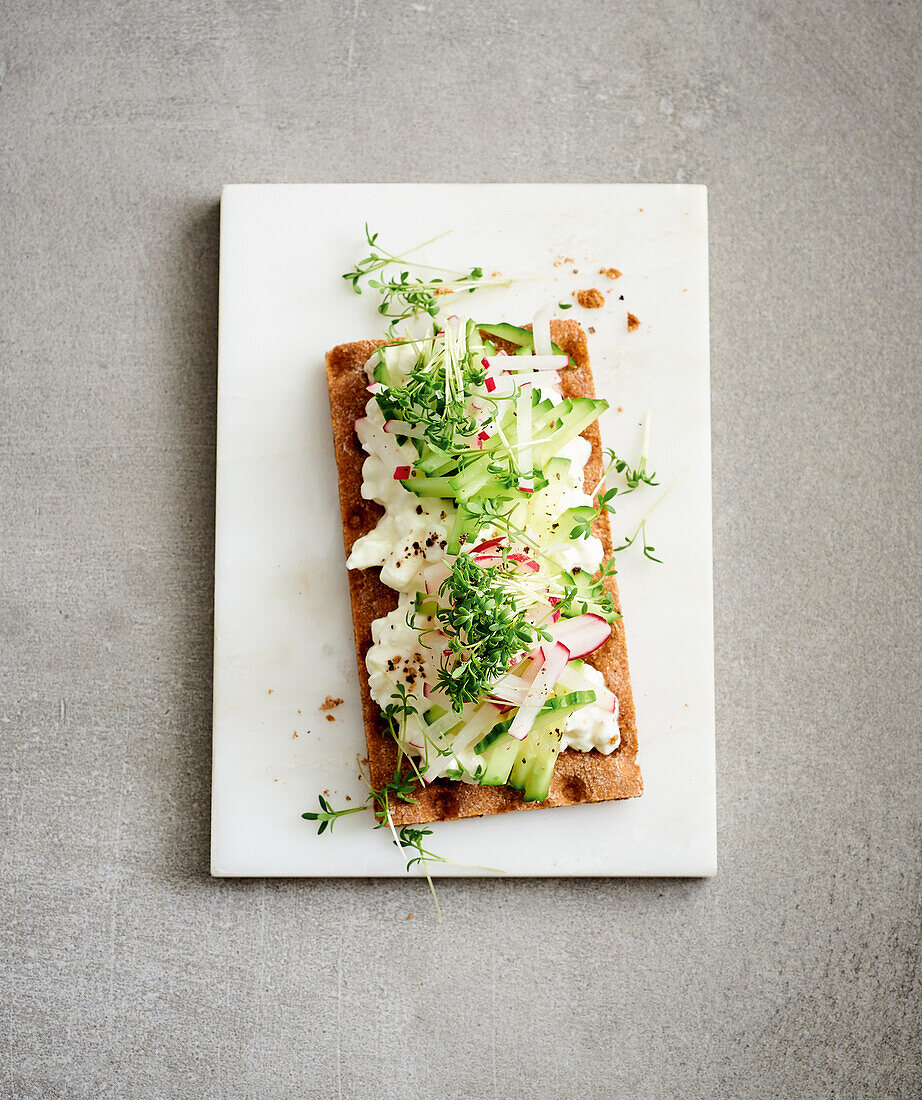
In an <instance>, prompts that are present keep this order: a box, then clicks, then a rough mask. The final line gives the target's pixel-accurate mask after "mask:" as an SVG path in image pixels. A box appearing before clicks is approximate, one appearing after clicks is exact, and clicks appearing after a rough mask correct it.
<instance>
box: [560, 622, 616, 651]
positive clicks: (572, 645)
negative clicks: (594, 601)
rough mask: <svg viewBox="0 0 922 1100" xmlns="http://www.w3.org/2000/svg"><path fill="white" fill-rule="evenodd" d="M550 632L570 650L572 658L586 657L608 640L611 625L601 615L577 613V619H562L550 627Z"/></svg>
mask: <svg viewBox="0 0 922 1100" xmlns="http://www.w3.org/2000/svg"><path fill="white" fill-rule="evenodd" d="M549 633H550V634H551V636H552V637H553V638H554V639H555V641H558V642H562V643H563V644H564V645H565V646H566V647H567V648H568V649H569V650H570V657H571V658H576V657H585V656H586V654H587V653H592V652H594V651H595V650H596V649H598V648H599V646H600V645H602V644H603V643H604V642H607V641H608V639H609V638H610V637H611V626H610V625H609V624H608V623H607V622H606V621H605V620H604V619H603V618H602V616H601V615H593V614H592V613H589V614H586V615H577V616H576V618H575V619H562V620H561V621H560V622H558V623H554V625H553V626H552V627H550V630H549Z"/></svg>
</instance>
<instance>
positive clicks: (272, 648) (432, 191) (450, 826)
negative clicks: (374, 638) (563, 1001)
mask: <svg viewBox="0 0 922 1100" xmlns="http://www.w3.org/2000/svg"><path fill="white" fill-rule="evenodd" d="M366 222H368V224H369V225H370V226H371V227H372V229H373V230H374V231H377V232H378V233H380V240H381V243H382V244H383V245H384V246H385V247H390V248H392V249H396V250H401V249H404V248H407V247H410V246H412V245H414V244H416V243H418V242H421V241H424V240H427V239H429V238H432V237H436V236H437V235H439V234H441V233H444V232H445V231H446V230H451V231H452V232H450V233H449V234H448V235H447V236H444V237H442V238H441V239H440V240H438V241H436V242H435V243H433V244H432V245H430V246H429V247H427V248H425V249H423V250H422V251H421V252H419V253H417V254H416V258H417V259H419V260H421V261H424V262H427V263H432V264H438V265H440V266H445V267H448V268H453V269H458V270H469V269H470V268H472V267H474V266H477V265H479V266H481V267H483V268H484V270H485V271H486V272H492V271H494V270H498V271H500V272H502V273H503V275H504V276H513V277H515V280H516V281H515V282H514V283H513V285H512V286H511V287H508V288H505V289H496V290H489V291H485V292H483V293H478V294H476V295H472V296H469V297H466V298H464V299H461V300H460V301H457V302H455V303H453V305H452V309H453V310H454V311H455V312H458V313H461V314H462V315H471V316H476V317H477V318H478V319H480V320H490V321H499V320H506V321H511V322H513V323H522V322H526V321H528V320H530V318H531V317H532V315H533V314H534V313H535V311H536V310H537V309H538V308H539V307H541V306H542V305H544V304H546V303H548V302H552V301H553V302H557V301H564V302H573V301H574V299H573V297H572V295H573V292H574V291H575V290H578V289H587V288H590V287H597V288H598V289H600V290H602V291H604V292H605V294H606V299H607V300H606V305H605V307H604V308H602V309H597V310H585V309H581V308H579V307H577V306H574V307H573V308H572V309H570V310H568V311H567V312H566V313H561V314H560V315H561V316H566V317H572V318H575V319H576V320H579V321H580V322H581V323H582V324H583V325H584V326H585V327H586V328H587V329H589V330H590V333H591V335H590V338H589V347H590V355H591V359H592V365H593V371H594V374H595V379H596V385H597V388H598V391H599V394H600V395H601V396H604V397H606V398H608V400H609V402H610V404H611V409H610V411H609V412H608V413H606V414H605V416H604V417H603V418H602V435H603V441H604V444H605V445H606V446H609V447H614V448H615V449H616V450H617V451H618V453H619V454H623V455H625V456H628V457H636V456H637V454H638V453H639V448H640V439H641V425H642V422H643V419H644V416H645V415H646V413H647V411H648V410H652V422H651V427H652V430H651V447H650V452H651V465H652V466H653V467H654V468H655V470H656V472H657V474H658V480H659V482H660V485H659V487H657V488H653V489H648V490H646V491H645V492H643V493H637V494H635V495H634V496H632V497H628V498H627V499H626V500H625V502H624V505H623V508H622V509H621V510H620V511H619V514H618V517H617V519H616V520H615V523H614V532H615V536H616V538H617V537H618V536H619V535H622V534H629V533H631V532H632V531H633V530H634V529H635V527H636V526H637V524H638V523H639V521H640V519H641V518H642V517H643V516H644V514H645V513H646V511H647V510H648V509H649V508H650V506H651V505H653V504H656V508H655V510H654V511H653V513H652V514H651V515H650V517H649V520H648V523H647V535H648V539H649V541H650V542H652V543H653V544H654V545H655V547H656V552H657V556H659V557H662V559H663V564H662V565H657V564H653V563H651V562H650V561H647V560H646V559H645V558H644V557H643V555H642V554H641V553H640V549H639V547H634V548H632V549H631V550H629V551H625V552H624V553H622V554H620V555H619V583H620V586H621V593H622V599H623V604H624V616H625V622H626V627H627V637H628V651H629V657H630V662H631V672H632V679H633V685H634V694H635V699H636V705H637V725H638V737H639V741H640V764H641V767H642V769H643V775H644V784H645V792H644V795H643V797H642V798H640V799H632V800H630V801H626V802H614V803H601V804H597V805H588V806H574V807H567V808H561V809H551V810H536V811H529V812H527V813H511V814H505V815H501V816H498V817H488V818H481V819H476V820H468V821H453V822H446V823H443V824H441V825H436V826H435V836H434V837H433V838H432V847H433V848H434V849H435V850H436V851H437V852H438V853H439V854H440V855H443V856H445V857H447V858H449V859H451V860H453V861H455V862H454V863H449V864H434V865H432V866H431V872H432V874H433V875H486V874H495V873H496V872H495V871H488V870H485V869H483V868H481V867H480V866H478V865H482V864H486V865H489V866H490V867H491V868H496V869H499V870H501V871H502V872H505V873H506V874H509V875H694V876H699V875H711V874H714V873H715V870H716V858H717V857H716V825H715V760H714V691H713V625H712V581H711V472H710V408H709V369H708V254H707V196H706V191H705V189H704V188H703V187H694V186H671V185H669V186H666V185H633V184H632V185H617V184H613V185H567V184H560V185H558V184H545V185H531V184H509V185H492V184H491V185H470V184H446V185H429V184H405V185H404V184H401V185H394V184H383V185H382V184H368V185H365V184H361V185H329V184H316V185H315V184H310V185H293V186H287V185H285V186H262V185H259V186H236V185H235V186H229V187H226V188H225V189H224V192H223V196H222V201H221V273H220V280H221V281H220V323H219V380H218V440H217V506H216V554H215V629H214V770H213V805H212V857H211V870H212V874H213V875H218V876H253V875H258V876H279V875H286V876H329V875H375V876H382V875H386V876H390V875H395V876H399V875H404V874H406V871H405V861H404V860H403V859H402V858H401V854H400V853H399V852H398V851H397V850H396V848H395V847H394V845H393V843H392V842H391V838H390V835H389V833H388V832H387V830H377V831H376V830H374V829H373V828H372V822H371V818H370V815H369V814H367V813H361V814H354V815H351V816H349V817H346V818H344V819H343V820H341V821H339V822H338V823H337V825H336V828H335V831H334V832H333V833H332V835H330V834H324V835H323V836H318V835H317V833H316V827H315V826H314V825H312V824H310V823H308V822H306V821H304V820H303V819H302V818H301V813H302V812H303V811H304V810H307V809H313V808H316V806H317V798H318V795H319V794H320V793H326V794H328V797H329V799H330V801H331V802H332V803H334V804H335V805H342V806H345V805H349V804H352V805H355V804H358V803H359V802H361V801H362V799H363V798H364V793H365V788H364V785H363V781H362V779H361V778H360V772H359V760H360V758H361V757H362V756H364V754H365V740H364V731H363V726H362V717H361V707H360V702H359V686H358V673H357V670H356V662H355V647H354V642H353V637H352V619H351V614H350V606H349V594H348V586H347V579H346V569H345V564H344V555H343V541H342V530H341V525H340V518H339V501H338V496H337V478H336V466H335V462H334V458H333V450H332V441H331V432H330V423H329V401H328V398H327V388H326V377H325V373H324V353H325V352H326V350H327V349H328V348H330V347H332V346H334V345H335V344H339V343H345V342H348V341H351V340H358V339H363V338H372V337H375V336H377V335H379V334H380V332H381V327H382V326H381V319H380V318H379V317H378V315H377V314H376V313H375V308H374V307H375V301H374V299H373V297H372V295H371V294H369V293H366V294H364V295H362V296H361V297H357V296H356V295H355V294H354V293H352V291H351V289H350V286H349V284H348V283H347V282H346V281H345V280H343V279H342V278H341V277H340V276H341V274H342V273H343V272H345V271H347V270H348V269H349V268H351V267H352V266H353V265H354V264H355V262H356V261H357V260H358V259H360V258H361V257H362V256H363V255H365V254H366V252H367V248H366V246H365V242H364V238H363V226H364V224H365V223H366ZM611 267H614V268H617V269H619V270H620V271H621V272H622V273H623V274H622V276H621V278H620V279H617V280H614V281H613V280H610V279H608V278H607V277H605V276H604V275H602V274H600V268H611ZM620 295H623V301H622V300H621V299H620V297H619V296H620ZM628 310H630V311H631V312H632V313H633V314H635V315H636V316H637V317H638V318H639V320H640V327H639V328H637V329H636V330H635V331H633V332H628V328H627V311H628ZM592 330H594V331H592ZM664 494H665V495H664ZM661 498H662V499H661ZM660 501H661V502H660ZM658 502H659V503H658ZM328 697H332V698H334V699H342V703H341V704H339V705H338V706H336V707H335V708H334V709H332V710H323V709H321V707H322V705H323V704H324V701H325V700H326V699H327V698H328Z"/></svg>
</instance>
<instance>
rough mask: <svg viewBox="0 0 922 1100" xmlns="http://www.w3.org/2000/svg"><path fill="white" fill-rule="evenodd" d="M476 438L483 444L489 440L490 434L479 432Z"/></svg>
mask: <svg viewBox="0 0 922 1100" xmlns="http://www.w3.org/2000/svg"><path fill="white" fill-rule="evenodd" d="M477 438H478V439H482V440H483V441H484V442H486V441H487V440H488V439H489V438H490V433H489V432H479V433H478V435H477Z"/></svg>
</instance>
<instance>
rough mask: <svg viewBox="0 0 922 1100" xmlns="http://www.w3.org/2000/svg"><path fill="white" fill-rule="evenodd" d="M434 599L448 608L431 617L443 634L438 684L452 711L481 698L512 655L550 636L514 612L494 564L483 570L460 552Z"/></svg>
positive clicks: (511, 598) (510, 595)
mask: <svg viewBox="0 0 922 1100" xmlns="http://www.w3.org/2000/svg"><path fill="white" fill-rule="evenodd" d="M439 596H440V597H441V598H442V599H443V600H444V601H445V602H446V604H447V606H445V607H440V608H439V610H438V612H437V613H436V618H437V619H438V623H439V627H440V629H441V631H442V633H443V634H445V635H446V645H445V648H446V649H447V650H448V653H447V654H446V653H443V654H442V661H441V664H440V666H439V678H438V683H437V686H438V687H439V688H441V689H442V690H443V691H445V693H446V694H447V695H448V697H449V699H451V703H452V707H453V708H454V710H456V711H459V712H460V711H461V709H462V707H463V705H464V704H465V703H467V702H475V701H476V700H477V699H478V698H479V697H480V696H481V695H483V692H484V689H485V688H486V686H487V685H488V684H490V683H491V682H492V681H493V680H496V679H497V678H498V677H499V676H501V675H502V674H503V673H504V672H505V671H506V669H507V668H508V667H509V662H510V660H511V659H512V658H513V657H515V656H516V655H517V654H519V653H521V652H522V651H523V650H527V649H531V648H532V646H533V645H534V643H535V641H536V639H538V638H549V637H550V635H549V634H548V633H547V632H546V631H543V630H540V629H539V628H536V627H534V626H533V625H532V624H531V623H529V622H528V621H527V619H526V618H525V616H524V614H523V613H522V612H521V611H519V609H518V605H517V602H516V597H515V594H514V592H512V591H511V590H510V588H509V586H508V583H507V581H506V579H505V574H504V571H503V569H502V568H501V567H500V566H498V565H494V566H489V567H486V568H485V567H483V566H480V565H478V564H477V563H476V562H475V561H473V560H472V558H471V557H470V555H468V554H460V555H459V556H458V557H457V558H456V559H455V562H454V565H453V566H452V570H451V576H450V577H449V578H448V579H447V580H446V581H444V582H443V584H442V587H441V589H440V592H439Z"/></svg>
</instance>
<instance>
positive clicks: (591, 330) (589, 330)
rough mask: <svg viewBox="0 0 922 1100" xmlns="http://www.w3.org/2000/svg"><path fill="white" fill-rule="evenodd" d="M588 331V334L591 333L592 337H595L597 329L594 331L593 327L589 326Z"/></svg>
mask: <svg viewBox="0 0 922 1100" xmlns="http://www.w3.org/2000/svg"><path fill="white" fill-rule="evenodd" d="M586 331H587V332H588V333H590V334H591V335H593V336H594V335H595V329H594V328H593V327H592V325H590V326H589V327H588V328H587V329H586Z"/></svg>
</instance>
